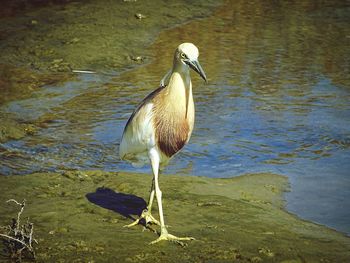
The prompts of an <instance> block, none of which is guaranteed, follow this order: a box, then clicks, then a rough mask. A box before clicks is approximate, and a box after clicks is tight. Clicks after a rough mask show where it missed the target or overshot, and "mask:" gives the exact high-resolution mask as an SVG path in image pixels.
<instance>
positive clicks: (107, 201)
mask: <svg viewBox="0 0 350 263" xmlns="http://www.w3.org/2000/svg"><path fill="white" fill-rule="evenodd" d="M86 198H87V199H88V200H89V201H90V202H91V203H93V204H95V205H98V206H100V207H103V208H105V209H109V210H112V211H114V212H117V213H119V214H121V215H122V216H124V217H126V218H130V219H132V220H134V218H133V217H132V215H137V216H140V215H141V214H142V211H143V210H144V209H145V208H146V206H147V204H146V201H145V200H144V199H142V198H141V197H138V196H136V195H132V194H124V193H118V192H115V191H113V190H112V189H110V188H106V187H99V188H97V189H96V191H95V192H94V193H88V194H86Z"/></svg>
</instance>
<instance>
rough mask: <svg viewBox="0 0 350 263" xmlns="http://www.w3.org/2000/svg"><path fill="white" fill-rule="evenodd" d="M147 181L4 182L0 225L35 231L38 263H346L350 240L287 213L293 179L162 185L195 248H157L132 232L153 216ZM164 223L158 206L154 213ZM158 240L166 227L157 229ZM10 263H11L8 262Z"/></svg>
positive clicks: (168, 206) (80, 177) (176, 179)
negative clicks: (24, 221) (16, 222)
mask: <svg viewBox="0 0 350 263" xmlns="http://www.w3.org/2000/svg"><path fill="white" fill-rule="evenodd" d="M150 183H151V176H150V175H147V174H129V173H123V172H120V173H107V172H103V171H66V172H63V173H60V174H59V173H38V174H31V175H26V176H23V177H22V176H20V177H19V176H10V177H0V185H1V189H2V190H1V194H0V222H1V223H2V224H3V225H4V224H7V223H10V221H11V217H14V216H15V215H16V213H17V211H18V207H15V206H13V205H11V204H7V203H5V201H6V200H7V199H10V198H14V199H16V200H17V201H20V202H21V201H22V200H23V199H26V200H27V205H26V207H25V212H24V213H23V218H26V217H29V218H30V221H31V222H33V223H34V226H35V238H36V239H37V240H38V242H39V244H38V245H37V246H36V247H37V259H38V262H347V261H348V260H349V259H350V252H349V251H350V240H349V238H348V237H345V236H344V235H342V234H340V233H337V232H336V231H333V230H330V229H328V228H326V227H323V226H320V225H316V224H313V223H310V222H306V221H303V220H300V219H298V218H297V217H295V216H293V215H291V214H289V213H287V212H286V211H284V210H283V204H284V202H283V198H282V193H283V191H286V190H287V188H288V183H287V179H286V178H285V177H282V176H279V175H273V174H250V175H244V176H240V177H236V178H232V179H208V178H203V177H183V176H169V175H164V176H162V177H161V182H160V184H161V189H162V191H163V198H164V200H163V205H164V211H165V220H166V224H167V225H169V228H168V230H169V232H170V233H172V234H174V235H178V236H192V237H195V238H196V240H194V241H189V242H186V246H185V247H183V246H180V245H178V244H175V243H172V242H165V241H163V242H161V243H158V244H155V245H150V244H149V243H150V242H151V241H152V240H154V239H156V238H157V233H155V232H152V231H151V230H149V229H144V227H143V226H142V225H138V226H135V227H133V228H124V227H123V226H124V225H126V224H129V223H131V222H132V220H133V219H135V218H137V215H139V214H140V213H141V211H142V209H143V208H144V207H145V206H146V201H145V200H148V194H149V193H148V191H149V187H150ZM153 213H154V215H155V216H156V217H157V216H158V213H157V206H156V204H155V205H154V211H153ZM153 229H154V230H159V229H158V227H153ZM2 259H3V260H4V257H2Z"/></svg>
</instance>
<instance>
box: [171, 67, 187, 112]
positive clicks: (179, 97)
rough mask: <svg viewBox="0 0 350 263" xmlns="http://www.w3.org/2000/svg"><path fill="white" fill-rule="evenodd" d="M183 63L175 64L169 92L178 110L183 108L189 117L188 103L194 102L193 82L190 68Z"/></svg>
mask: <svg viewBox="0 0 350 263" xmlns="http://www.w3.org/2000/svg"><path fill="white" fill-rule="evenodd" d="M181 64H182V63H178V64H174V67H173V70H172V73H171V76H170V79H169V84H168V86H167V89H168V91H167V94H168V96H169V97H170V98H169V99H170V100H169V101H171V102H172V103H173V105H174V106H175V107H176V109H177V110H180V109H182V110H183V112H184V113H185V116H186V117H187V112H188V105H189V103H192V100H193V99H192V83H191V77H190V72H189V68H188V66H186V65H183V64H182V65H181Z"/></svg>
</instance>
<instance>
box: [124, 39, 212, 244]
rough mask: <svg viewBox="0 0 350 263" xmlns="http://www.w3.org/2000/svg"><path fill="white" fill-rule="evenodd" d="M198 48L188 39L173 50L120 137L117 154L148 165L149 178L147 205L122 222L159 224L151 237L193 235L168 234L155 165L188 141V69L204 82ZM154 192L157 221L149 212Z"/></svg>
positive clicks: (164, 162) (161, 164) (190, 108)
mask: <svg viewBox="0 0 350 263" xmlns="http://www.w3.org/2000/svg"><path fill="white" fill-rule="evenodd" d="M198 56H199V51H198V48H197V47H196V46H195V45H194V44H192V43H182V44H180V45H179V46H178V47H177V48H176V50H175V54H174V59H173V66H172V68H171V70H169V72H168V73H167V74H166V75H165V76H164V77H163V78H162V80H161V82H160V86H159V87H158V88H157V89H155V90H154V91H153V92H151V93H150V94H149V95H148V96H146V97H145V98H144V99H143V100H142V101H141V102H140V104H139V105H138V106H137V107H136V109H135V110H134V112H133V113H132V115H131V116H130V118H129V120H128V121H127V123H126V125H125V128H124V132H123V135H122V138H121V142H120V147H119V155H120V158H121V159H122V160H125V161H128V162H131V163H132V164H133V165H134V166H143V165H144V164H149V163H150V165H151V168H152V172H153V179H152V184H151V190H150V197H149V202H148V205H147V208H145V209H144V210H143V212H142V214H141V215H140V217H139V218H138V219H136V220H135V221H134V222H133V223H131V224H129V225H126V227H132V226H135V225H137V224H139V223H140V221H141V220H142V219H143V220H145V222H146V225H148V224H156V225H159V226H160V234H159V237H158V238H157V239H156V240H154V241H152V242H151V244H155V243H157V242H159V241H163V240H168V241H175V242H181V240H193V239H194V238H193V237H177V236H174V235H172V234H170V233H169V232H168V230H167V227H166V225H165V222H164V215H163V206H162V191H161V190H160V187H159V169H160V167H164V166H165V165H167V164H168V162H169V160H170V159H171V158H172V157H174V156H175V155H176V154H177V153H178V152H179V151H180V150H181V149H182V148H183V147H184V146H185V145H186V144H187V143H188V141H189V139H190V137H191V134H192V131H193V127H194V120H195V108H194V102H193V95H192V82H191V76H190V69H192V70H194V71H195V72H196V73H198V74H199V76H200V77H202V78H203V79H204V81H205V82H207V77H206V74H205V72H204V70H203V69H202V67H201V65H200V63H199V61H198ZM154 196H156V199H157V204H158V210H159V219H160V222H159V221H158V220H157V219H156V218H155V217H154V216H153V215H152V213H151V212H152V204H153V200H154Z"/></svg>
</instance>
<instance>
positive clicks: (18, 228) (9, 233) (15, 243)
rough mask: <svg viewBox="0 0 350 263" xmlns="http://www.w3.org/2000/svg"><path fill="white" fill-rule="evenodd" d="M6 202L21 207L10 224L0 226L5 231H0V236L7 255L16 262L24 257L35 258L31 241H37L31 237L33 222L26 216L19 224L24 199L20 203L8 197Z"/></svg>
mask: <svg viewBox="0 0 350 263" xmlns="http://www.w3.org/2000/svg"><path fill="white" fill-rule="evenodd" d="M6 202H7V203H9V202H13V203H15V204H16V205H18V206H20V207H21V208H20V210H19V212H18V213H17V219H16V218H13V219H12V224H11V225H9V226H6V227H2V228H3V229H5V232H6V233H3V234H2V233H0V238H2V239H3V244H4V246H5V248H6V250H7V252H8V253H9V257H10V258H11V259H12V260H14V261H16V262H21V261H22V258H24V257H29V258H31V259H35V252H34V249H33V246H32V243H33V241H34V243H36V244H37V243H38V242H37V241H36V240H35V239H34V237H33V233H34V224H33V223H30V222H29V218H28V219H27V222H26V223H25V224H23V225H21V215H22V213H23V210H24V207H25V205H26V203H25V200H23V202H22V203H19V202H18V201H16V200H15V199H10V200H7V201H6ZM22 252H23V253H22Z"/></svg>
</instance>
